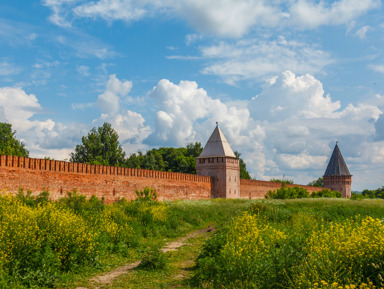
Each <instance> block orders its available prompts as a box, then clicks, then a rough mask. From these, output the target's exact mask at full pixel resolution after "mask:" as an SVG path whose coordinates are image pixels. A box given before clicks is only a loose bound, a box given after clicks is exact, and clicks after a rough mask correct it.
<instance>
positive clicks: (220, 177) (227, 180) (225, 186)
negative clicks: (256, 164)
mask: <svg viewBox="0 0 384 289" xmlns="http://www.w3.org/2000/svg"><path fill="white" fill-rule="evenodd" d="M196 174H197V175H201V176H211V177H213V187H212V195H211V197H212V198H228V199H237V198H240V166H239V159H238V158H236V156H235V154H234V153H233V151H232V149H231V147H230V145H229V143H228V141H227V139H226V138H225V136H224V134H223V132H222V131H221V130H220V128H219V125H218V124H217V123H216V128H215V129H214V131H213V133H212V135H211V137H210V138H209V140H208V142H207V144H206V145H205V147H204V150H203V151H202V152H201V154H200V156H199V157H198V158H196Z"/></svg>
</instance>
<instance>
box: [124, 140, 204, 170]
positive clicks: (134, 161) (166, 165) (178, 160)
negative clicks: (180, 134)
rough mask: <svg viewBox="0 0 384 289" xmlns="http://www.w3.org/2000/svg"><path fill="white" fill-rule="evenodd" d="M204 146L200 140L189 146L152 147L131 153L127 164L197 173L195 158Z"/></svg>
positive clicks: (150, 168)
mask: <svg viewBox="0 0 384 289" xmlns="http://www.w3.org/2000/svg"><path fill="white" fill-rule="evenodd" d="M202 150H203V148H202V146H201V143H200V142H196V143H194V144H193V143H190V144H188V145H187V147H185V148H184V147H181V148H172V147H170V148H165V147H161V148H159V149H152V150H149V151H147V153H146V154H143V153H142V152H140V151H139V152H138V153H137V154H135V153H134V154H131V155H130V157H129V158H128V159H127V161H126V163H125V165H126V166H127V167H130V168H138V169H140V168H141V169H148V170H158V171H169V172H179V173H187V174H196V161H195V158H196V157H198V156H199V155H200V153H201V152H202Z"/></svg>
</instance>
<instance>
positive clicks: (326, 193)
mask: <svg viewBox="0 0 384 289" xmlns="http://www.w3.org/2000/svg"><path fill="white" fill-rule="evenodd" d="M310 197H311V198H341V193H340V192H338V191H332V190H330V189H325V188H324V189H322V190H321V191H319V192H312V194H311V195H310Z"/></svg>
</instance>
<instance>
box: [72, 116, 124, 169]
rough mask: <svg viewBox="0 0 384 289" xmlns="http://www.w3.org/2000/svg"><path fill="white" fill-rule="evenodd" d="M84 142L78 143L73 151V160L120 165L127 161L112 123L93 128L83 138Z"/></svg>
mask: <svg viewBox="0 0 384 289" xmlns="http://www.w3.org/2000/svg"><path fill="white" fill-rule="evenodd" d="M81 141H82V144H81V145H77V146H76V148H75V152H73V153H71V155H70V156H71V159H70V161H71V162H78V163H89V164H96V165H109V166H120V165H121V164H123V163H124V161H125V152H124V151H123V149H122V147H121V145H120V143H119V136H118V134H117V132H116V131H115V130H114V129H113V128H112V126H111V124H109V123H107V122H105V123H104V124H103V126H101V127H98V128H97V129H96V128H92V129H91V131H90V132H89V133H88V135H87V136H83V137H82V138H81Z"/></svg>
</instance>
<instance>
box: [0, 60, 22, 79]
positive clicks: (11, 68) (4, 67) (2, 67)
mask: <svg viewBox="0 0 384 289" xmlns="http://www.w3.org/2000/svg"><path fill="white" fill-rule="evenodd" d="M20 71H21V69H20V68H19V67H17V66H16V65H14V64H11V63H8V62H0V76H9V75H13V74H18V73H20Z"/></svg>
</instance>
